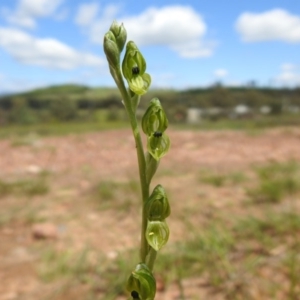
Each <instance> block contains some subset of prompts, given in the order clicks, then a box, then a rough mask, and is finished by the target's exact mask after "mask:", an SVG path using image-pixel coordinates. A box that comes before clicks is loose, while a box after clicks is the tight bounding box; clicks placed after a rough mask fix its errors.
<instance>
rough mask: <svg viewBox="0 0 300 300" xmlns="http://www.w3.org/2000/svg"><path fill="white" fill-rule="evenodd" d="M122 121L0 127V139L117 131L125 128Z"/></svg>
mask: <svg viewBox="0 0 300 300" xmlns="http://www.w3.org/2000/svg"><path fill="white" fill-rule="evenodd" d="M125 124H127V123H125V122H124V121H118V122H116V121H115V122H109V123H108V122H96V121H95V122H90V121H87V122H65V123H59V122H57V123H41V124H32V125H7V126H3V127H0V139H5V138H15V137H16V136H27V135H29V134H30V133H34V134H35V135H38V136H62V135H68V134H81V133H86V132H95V131H99V130H108V129H119V128H124V127H125Z"/></svg>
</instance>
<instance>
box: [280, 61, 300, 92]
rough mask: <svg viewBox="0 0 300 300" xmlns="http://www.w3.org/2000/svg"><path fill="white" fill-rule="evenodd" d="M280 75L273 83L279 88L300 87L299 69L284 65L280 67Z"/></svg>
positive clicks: (291, 65) (295, 66)
mask: <svg viewBox="0 0 300 300" xmlns="http://www.w3.org/2000/svg"><path fill="white" fill-rule="evenodd" d="M280 69H281V70H280V74H279V75H278V76H276V78H275V82H276V83H277V84H278V85H280V86H288V87H293V86H300V69H299V67H298V66H297V65H294V64H290V63H288V64H287V63H285V64H282V65H281V66H280Z"/></svg>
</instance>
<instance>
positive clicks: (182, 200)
mask: <svg viewBox="0 0 300 300" xmlns="http://www.w3.org/2000/svg"><path fill="white" fill-rule="evenodd" d="M169 135H170V139H171V142H172V145H171V150H170V152H169V153H168V154H167V155H166V157H164V158H163V159H162V161H161V165H160V169H159V171H158V174H157V176H156V179H154V184H156V183H162V184H163V185H164V186H165V188H166V189H167V190H168V193H169V198H170V201H171V207H172V216H171V217H170V220H169V226H170V230H171V237H170V241H169V244H168V246H167V249H171V248H172V245H174V244H175V242H176V241H182V240H185V239H188V238H190V237H191V233H190V232H189V229H188V228H189V226H190V224H187V222H185V221H183V219H184V216H185V214H187V213H189V222H191V223H192V224H193V226H194V228H199V231H200V230H201V228H203V226H205V224H207V222H209V220H210V219H211V218H212V217H215V216H218V215H222V216H223V215H224V214H226V215H232V216H242V215H246V214H250V213H251V214H256V215H259V213H260V208H259V207H252V208H249V209H247V211H246V210H245V209H244V208H243V207H244V202H245V201H246V200H245V191H244V189H243V188H241V187H240V186H239V185H238V184H236V185H234V186H232V185H231V186H227V185H225V186H223V187H221V188H215V187H213V186H209V185H204V184H202V183H200V181H199V176H200V174H201V172H202V171H203V170H208V169H209V170H212V171H214V172H217V173H220V174H228V173H231V172H245V173H249V174H250V175H249V176H250V178H251V168H253V166H256V165H261V164H265V163H267V162H269V161H276V162H284V161H289V160H294V161H297V162H300V129H299V128H289V129H287V128H279V129H272V130H265V131H262V132H258V133H249V132H245V131H241V132H238V131H206V132H202V131H191V130H189V131H186V130H182V131H180V130H170V131H169ZM137 171H138V168H137V162H136V155H135V144H134V140H133V138H132V137H131V132H130V131H129V130H109V131H103V132H98V133H90V134H80V135H76V134H74V135H69V136H64V137H48V138H37V139H36V140H34V141H32V142H31V143H30V144H24V145H22V144H20V145H15V144H14V143H13V142H12V140H9V139H7V140H1V141H0V180H2V181H5V182H13V181H15V180H18V179H20V178H35V177H36V176H38V174H40V173H41V172H44V173H47V174H48V175H47V174H46V175H45V176H48V177H47V178H48V179H47V180H48V182H49V186H50V191H49V192H48V193H47V194H45V195H36V196H24V195H18V194H14V193H12V194H7V195H0V197H1V199H0V220H1V225H0V300H15V299H18V300H19V299H22V300H34V299H65V300H67V299H73V300H74V299H92V298H88V297H87V295H88V288H89V287H88V284H81V285H80V286H78V285H77V286H71V287H70V286H69V287H68V288H67V289H66V290H60V288H61V287H62V286H64V285H63V283H64V279H61V280H54V281H50V282H47V281H45V280H44V279H43V278H42V276H41V266H42V262H43V258H42V257H43V255H44V253H45V252H47V249H55V251H64V250H70V251H72V252H80V251H83V250H84V249H85V248H86V247H89V248H90V249H93V251H94V253H95V255H96V254H99V253H101V255H104V256H106V257H107V260H108V261H109V260H113V259H114V258H115V257H116V256H117V255H122V252H123V251H126V250H127V249H134V248H136V249H138V244H139V222H140V220H139V219H138V218H137V217H136V216H139V212H140V207H139V200H138V194H137V195H136V196H135V198H133V199H126V195H120V199H122V201H123V200H124V201H125V202H122V203H119V202H118V200H112V201H116V202H118V203H117V204H116V206H117V207H118V209H116V208H115V206H114V205H111V204H108V208H106V209H101V208H100V209H99V208H98V206H97V205H98V204H97V203H96V202H97V201H95V200H94V198H93V197H94V196H93V191H94V188H95V186H96V185H97V184H99V183H101V182H108V181H111V182H120V183H122V182H124V183H126V182H128V181H132V180H135V181H136V180H137V179H138V176H137ZM101 201H102V202H103V203H105V204H107V203H108V202H107V200H106V199H100V200H99V202H100V204H101ZM119 201H121V200H119ZM126 201H127V202H126ZM282 208H283V206H281V207H280V209H282ZM116 220H118V221H116ZM227 221H228V222H229V223H230V217H229V218H227ZM40 223H46V224H50V225H49V226H55V228H56V230H57V232H56V236H55V237H54V238H53V237H50V238H45V239H42V240H39V239H36V238H35V237H34V236H33V232H32V228H33V226H34V225H35V224H40ZM168 247H169V248H168ZM137 251H138V250H137ZM162 251H165V250H162ZM166 251H167V250H166ZM158 259H159V256H158ZM266 276H268V275H266ZM275 277H276V276H275ZM100 280H101V279H100ZM274 280H277V279H274ZM280 280H281V278H278V281H279V282H280ZM182 284H183V288H184V289H185V291H186V295H185V297H186V299H213V300H216V299H228V298H226V295H223V294H222V293H218V292H216V293H213V294H211V290H210V288H209V287H207V285H206V281H205V277H201V276H199V277H198V278H191V279H187V280H184V281H183V283H182ZM56 291H59V292H57V293H56ZM99 293H101V291H100V292H99ZM253 293H254V295H252V297H253V298H252V299H263V298H262V296H261V295H260V294H259V293H257V295H255V291H253ZM179 294H180V291H179V287H178V285H177V284H176V282H174V283H171V284H170V285H169V286H168V287H166V288H161V291H160V292H159V293H158V297H157V299H158V300H159V299H165V300H168V299H169V300H171V299H174V300H175V299H181V298H179ZM275 298H276V297H275ZM275 298H274V299H275ZM97 299H98V298H97ZM120 299H123V298H120ZM270 299H271V298H270ZM276 299H284V298H276Z"/></svg>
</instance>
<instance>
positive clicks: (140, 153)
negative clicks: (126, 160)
mask: <svg viewBox="0 0 300 300" xmlns="http://www.w3.org/2000/svg"><path fill="white" fill-rule="evenodd" d="M113 71H114V72H112V70H111V73H112V75H113V78H114V80H115V82H116V84H117V86H118V88H119V90H120V93H121V95H122V98H123V103H124V105H125V108H126V111H127V113H128V117H129V121H130V125H131V129H132V132H133V136H134V140H135V145H136V152H137V157H138V165H139V175H140V183H141V189H142V198H143V213H142V229H141V261H142V262H143V263H145V262H146V256H147V252H148V247H149V245H148V242H147V239H146V236H145V232H146V228H147V216H146V213H145V211H144V203H145V202H146V201H147V200H148V198H149V184H148V182H147V176H146V160H145V154H144V149H143V143H142V138H141V135H140V130H139V126H138V122H137V119H136V114H135V110H133V108H132V104H131V97H130V95H129V94H128V92H127V89H126V87H125V84H124V81H123V78H122V74H121V72H120V70H119V69H118V70H116V69H114V70H113ZM113 73H114V74H113ZM114 75H115V76H114Z"/></svg>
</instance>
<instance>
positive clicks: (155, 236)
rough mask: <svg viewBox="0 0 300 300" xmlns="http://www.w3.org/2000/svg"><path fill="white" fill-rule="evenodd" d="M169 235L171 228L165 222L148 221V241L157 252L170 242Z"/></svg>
mask: <svg viewBox="0 0 300 300" xmlns="http://www.w3.org/2000/svg"><path fill="white" fill-rule="evenodd" d="M169 234H170V231H169V227H168V225H167V223H166V222H165V221H148V224H147V229H146V239H147V242H148V244H149V245H150V246H151V247H152V248H153V249H154V250H155V251H158V250H160V249H161V248H162V247H163V246H164V245H165V244H166V243H167V242H168V239H169Z"/></svg>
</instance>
